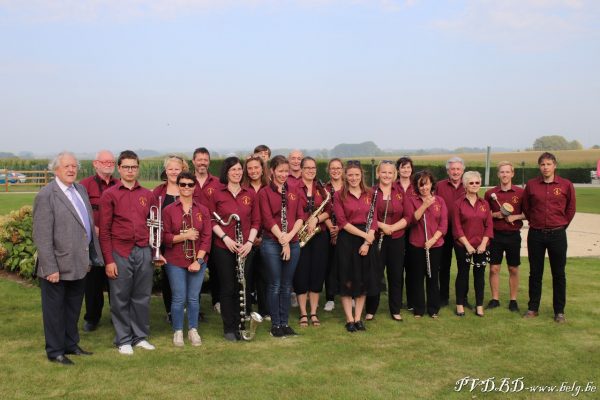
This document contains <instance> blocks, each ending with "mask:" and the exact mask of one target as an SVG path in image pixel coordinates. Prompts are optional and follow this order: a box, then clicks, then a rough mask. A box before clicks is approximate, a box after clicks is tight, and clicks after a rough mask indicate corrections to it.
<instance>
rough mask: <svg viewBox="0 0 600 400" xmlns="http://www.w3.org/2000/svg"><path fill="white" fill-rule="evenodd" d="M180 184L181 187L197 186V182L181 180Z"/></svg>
mask: <svg viewBox="0 0 600 400" xmlns="http://www.w3.org/2000/svg"><path fill="white" fill-rule="evenodd" d="M178 185H179V187H180V188H186V187H187V188H193V187H194V186H196V182H179V183H178Z"/></svg>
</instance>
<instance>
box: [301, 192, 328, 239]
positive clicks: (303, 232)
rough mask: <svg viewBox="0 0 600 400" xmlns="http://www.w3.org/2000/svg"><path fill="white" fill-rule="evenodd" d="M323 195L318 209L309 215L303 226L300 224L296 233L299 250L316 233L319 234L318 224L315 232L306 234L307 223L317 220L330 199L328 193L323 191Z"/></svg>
mask: <svg viewBox="0 0 600 400" xmlns="http://www.w3.org/2000/svg"><path fill="white" fill-rule="evenodd" d="M325 193H326V197H325V200H324V201H323V202H322V203H321V205H320V206H319V208H317V209H316V210H315V211H313V213H312V214H310V217H308V218H307V219H306V221H305V222H304V224H302V227H301V228H300V230H299V231H298V239H299V240H300V247H301V248H302V247H304V246H306V244H307V243H308V241H309V240H310V239H312V238H313V237H314V236H315V235H316V234H317V233H319V232H321V227H320V226H319V224H317V227H316V228H315V230H314V231H312V233H309V232H308V221H310V219H311V218H318V217H319V215H321V213H322V212H323V209H324V208H325V206H326V205H327V203H328V202H329V200H330V199H331V194H329V191H325Z"/></svg>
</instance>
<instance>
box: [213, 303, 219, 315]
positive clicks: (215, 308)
mask: <svg viewBox="0 0 600 400" xmlns="http://www.w3.org/2000/svg"><path fill="white" fill-rule="evenodd" d="M213 310H215V311H216V312H217V314H221V303H215V305H214V306H213Z"/></svg>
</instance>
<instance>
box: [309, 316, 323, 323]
mask: <svg viewBox="0 0 600 400" xmlns="http://www.w3.org/2000/svg"><path fill="white" fill-rule="evenodd" d="M310 322H312V324H313V326H321V321H319V317H317V314H310Z"/></svg>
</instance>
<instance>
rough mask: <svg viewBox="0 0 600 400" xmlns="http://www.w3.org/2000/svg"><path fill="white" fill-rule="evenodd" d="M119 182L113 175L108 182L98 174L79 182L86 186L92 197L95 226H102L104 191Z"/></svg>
mask: <svg viewBox="0 0 600 400" xmlns="http://www.w3.org/2000/svg"><path fill="white" fill-rule="evenodd" d="M117 182H119V181H118V179H115V178H113V177H112V176H111V177H110V179H109V181H108V183H106V181H105V180H104V179H102V178H101V177H100V176H99V175H98V174H96V175H92V176H88V177H87V178H84V179H82V180H81V181H80V182H79V184H80V185H82V186H83V187H85V190H87V193H88V197H89V198H90V204H91V205H92V210H93V212H94V225H95V226H100V197H102V193H104V191H105V190H106V189H108V188H109V187H111V186H114V185H115V184H116V183H117Z"/></svg>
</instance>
